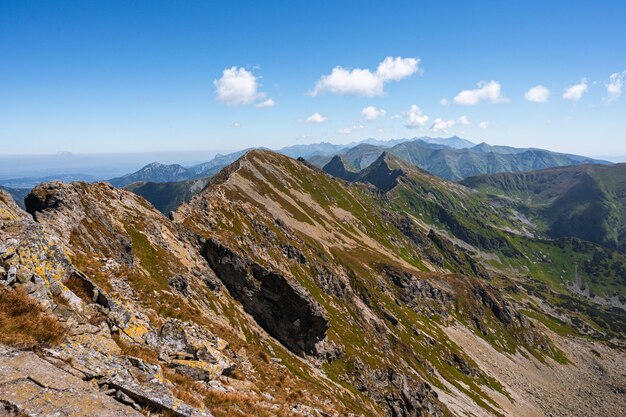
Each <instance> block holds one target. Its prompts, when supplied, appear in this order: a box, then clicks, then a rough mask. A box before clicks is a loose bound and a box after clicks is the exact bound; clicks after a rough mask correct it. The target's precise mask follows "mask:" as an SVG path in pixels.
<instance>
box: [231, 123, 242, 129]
mask: <svg viewBox="0 0 626 417" xmlns="http://www.w3.org/2000/svg"><path fill="white" fill-rule="evenodd" d="M230 127H234V128H235V129H237V128H240V127H241V123H239V122H232V123H231V124H230Z"/></svg>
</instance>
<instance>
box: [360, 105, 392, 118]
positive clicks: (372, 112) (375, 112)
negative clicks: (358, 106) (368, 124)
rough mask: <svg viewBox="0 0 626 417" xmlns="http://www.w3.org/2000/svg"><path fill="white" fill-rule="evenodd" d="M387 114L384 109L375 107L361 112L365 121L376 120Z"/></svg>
mask: <svg viewBox="0 0 626 417" xmlns="http://www.w3.org/2000/svg"><path fill="white" fill-rule="evenodd" d="M386 113H387V111H385V110H384V109H379V108H378V107H374V106H367V107H364V108H363V110H361V117H362V118H363V120H376V119H378V118H379V117H381V116H384V115H385V114H386Z"/></svg>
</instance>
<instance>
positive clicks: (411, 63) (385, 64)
mask: <svg viewBox="0 0 626 417" xmlns="http://www.w3.org/2000/svg"><path fill="white" fill-rule="evenodd" d="M418 71H419V59H416V58H402V57H396V58H393V57H386V58H385V59H384V60H383V61H382V62H381V63H380V64H378V68H377V70H376V73H372V71H370V70H369V69H361V68H355V69H351V70H348V69H345V68H343V67H340V66H337V67H335V68H333V69H332V71H331V72H330V74H328V75H324V76H322V77H321V78H320V79H319V80H318V81H317V82H316V83H315V88H314V89H313V91H312V92H311V95H312V96H317V95H319V94H321V93H324V92H330V93H334V94H345V95H353V96H366V97H374V96H381V95H383V94H384V89H383V86H384V84H385V83H386V82H389V81H399V80H401V79H403V78H406V77H408V76H410V75H412V74H414V73H416V72H418Z"/></svg>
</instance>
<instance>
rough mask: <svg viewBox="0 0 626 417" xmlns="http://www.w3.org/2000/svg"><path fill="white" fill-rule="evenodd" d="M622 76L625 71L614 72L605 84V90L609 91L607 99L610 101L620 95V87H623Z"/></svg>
mask: <svg viewBox="0 0 626 417" xmlns="http://www.w3.org/2000/svg"><path fill="white" fill-rule="evenodd" d="M624 76H626V71H622V72H616V73H614V74H611V76H610V77H609V82H608V84H605V86H606V91H607V92H608V93H609V97H608V99H607V100H608V101H609V102H611V101H613V100H615V99H617V98H618V97H619V96H621V95H622V88H623V87H624Z"/></svg>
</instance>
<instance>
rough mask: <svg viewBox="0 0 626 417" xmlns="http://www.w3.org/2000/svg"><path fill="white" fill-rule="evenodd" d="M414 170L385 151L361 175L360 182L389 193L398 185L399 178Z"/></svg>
mask: <svg viewBox="0 0 626 417" xmlns="http://www.w3.org/2000/svg"><path fill="white" fill-rule="evenodd" d="M412 170H413V168H412V167H410V166H409V165H408V164H407V163H406V162H404V161H402V160H401V159H400V158H398V157H397V156H395V155H393V154H391V153H389V152H387V151H384V152H383V153H382V154H380V156H379V157H378V158H377V159H376V160H375V161H374V162H373V163H372V164H371V165H370V166H368V167H367V168H365V169H364V170H363V171H361V173H360V174H359V180H360V181H364V182H368V183H370V184H372V185H374V186H376V187H377V188H380V189H381V190H383V191H389V190H390V189H392V188H393V187H395V186H396V184H397V183H398V178H400V177H403V176H406V175H407V174H409V173H410V172H411V171H412Z"/></svg>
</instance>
